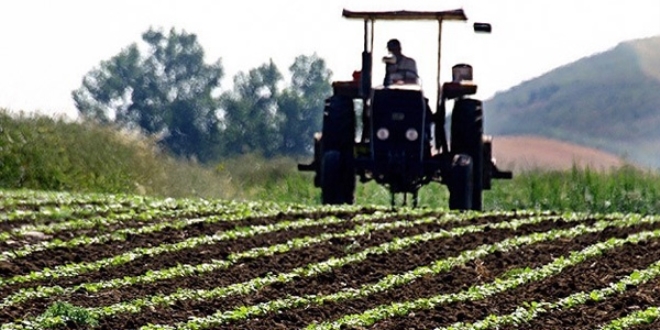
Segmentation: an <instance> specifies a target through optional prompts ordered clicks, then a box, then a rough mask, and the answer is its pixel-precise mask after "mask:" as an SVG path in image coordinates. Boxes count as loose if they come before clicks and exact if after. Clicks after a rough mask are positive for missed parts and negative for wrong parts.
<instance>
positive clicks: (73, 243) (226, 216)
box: [0, 204, 281, 286]
mask: <svg viewBox="0 0 660 330" xmlns="http://www.w3.org/2000/svg"><path fill="white" fill-rule="evenodd" d="M245 205H249V204H245ZM214 213H215V214H214V215H212V216H206V217H201V218H194V219H182V220H176V221H167V222H159V223H155V224H151V225H148V226H144V227H139V228H124V229H119V230H116V231H114V232H111V233H107V234H103V235H99V236H93V237H89V236H86V235H82V236H78V237H75V238H73V239H71V240H67V241H63V240H60V239H54V240H51V241H44V242H39V243H36V244H32V245H26V246H23V247H22V248H20V249H18V250H12V251H4V252H2V254H1V255H0V261H8V260H12V259H17V258H23V257H26V256H28V255H30V254H32V253H35V252H41V251H45V250H49V249H56V248H67V249H70V248H74V247H77V246H81V245H90V244H103V243H107V242H121V241H125V240H126V238H127V236H129V235H142V234H149V233H155V232H159V231H163V230H165V229H183V228H185V227H187V226H190V225H192V224H196V223H207V224H212V223H218V222H233V221H240V220H244V219H245V218H246V217H270V216H275V215H277V214H278V213H281V210H279V209H273V210H263V211H253V210H252V209H251V208H250V207H245V206H241V204H237V208H232V207H225V208H222V209H220V210H218V211H217V212H214ZM2 283H3V279H1V278H0V286H1V285H2Z"/></svg>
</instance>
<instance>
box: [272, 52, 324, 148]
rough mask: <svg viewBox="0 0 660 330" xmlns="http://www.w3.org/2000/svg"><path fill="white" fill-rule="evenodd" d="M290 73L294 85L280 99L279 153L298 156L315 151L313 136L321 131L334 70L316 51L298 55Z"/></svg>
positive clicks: (290, 68)
mask: <svg viewBox="0 0 660 330" xmlns="http://www.w3.org/2000/svg"><path fill="white" fill-rule="evenodd" d="M289 72H290V73H291V84H290V85H289V86H288V87H287V88H286V89H285V90H284V91H283V92H282V94H281V95H280V97H279V98H278V110H279V111H278V116H279V118H280V120H279V122H280V126H279V131H280V137H281V139H282V140H281V144H280V149H279V153H280V154H285V155H291V156H297V155H304V154H308V153H309V152H310V151H311V150H312V148H313V140H312V136H313V134H314V132H317V131H320V130H321V122H322V116H321V113H322V110H323V107H324V102H325V99H326V98H327V97H328V96H330V93H331V91H332V89H331V86H330V78H331V76H332V72H331V71H330V70H329V69H328V68H327V67H326V64H325V60H323V59H322V58H320V57H318V56H317V55H316V54H314V55H311V56H307V55H300V56H298V57H296V59H295V61H294V63H293V64H292V65H291V66H290V67H289Z"/></svg>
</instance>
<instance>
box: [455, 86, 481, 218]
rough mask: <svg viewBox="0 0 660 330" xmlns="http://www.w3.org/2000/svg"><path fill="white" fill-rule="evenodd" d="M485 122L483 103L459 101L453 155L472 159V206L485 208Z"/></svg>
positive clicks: (456, 105)
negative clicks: (466, 156) (461, 155)
mask: <svg viewBox="0 0 660 330" xmlns="http://www.w3.org/2000/svg"><path fill="white" fill-rule="evenodd" d="M483 134H484V122H483V108H482V103H481V101H479V100H475V99H458V100H456V101H455V103H454V110H453V112H452V115H451V153H452V154H454V155H459V154H465V155H468V156H470V158H471V159H472V168H473V170H472V206H471V208H472V209H473V210H478V211H480V210H482V208H483V190H484V166H485V165H486V164H485V161H486V160H485V159H484V141H483Z"/></svg>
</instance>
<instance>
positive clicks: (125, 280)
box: [0, 212, 461, 308]
mask: <svg viewBox="0 0 660 330" xmlns="http://www.w3.org/2000/svg"><path fill="white" fill-rule="evenodd" d="M387 216H390V214H389V213H380V212H378V213H375V214H374V215H373V216H371V217H370V218H367V217H364V216H360V217H359V218H357V217H356V219H360V220H361V221H375V220H378V219H380V218H384V217H387ZM459 220H461V219H459V218H456V217H445V218H441V219H438V218H436V217H427V218H422V219H418V220H415V221H408V220H403V221H396V222H388V223H377V222H374V223H365V224H357V225H356V226H355V227H354V228H353V229H351V230H349V231H346V232H343V233H334V234H330V233H327V234H321V235H319V236H314V237H304V238H295V239H292V240H289V241H287V242H285V243H282V244H276V245H271V246H267V247H255V248H252V249H250V250H247V251H242V252H237V253H232V254H230V255H228V256H227V258H226V260H214V261H212V262H210V263H203V264H198V265H188V264H178V265H177V266H174V267H171V268H167V269H161V270H150V271H148V272H146V273H145V274H142V275H138V276H125V277H122V278H115V279H112V280H106V281H99V282H95V283H83V284H81V285H78V286H74V287H68V288H62V287H60V286H50V287H46V286H39V287H37V288H30V289H22V290H20V291H18V292H17V293H15V294H13V295H11V296H9V297H7V298H5V299H4V300H3V302H2V303H0V308H4V307H8V306H11V305H14V304H17V303H21V302H24V301H26V300H30V299H36V298H47V297H52V296H56V295H66V294H71V293H73V292H79V291H80V290H85V291H87V292H90V293H93V292H97V291H99V290H107V289H116V288H121V287H124V286H130V285H135V284H138V283H153V282H156V281H162V280H166V279H172V278H177V277H185V276H193V275H200V274H204V273H209V272H213V271H217V270H221V269H226V268H228V267H230V266H231V265H234V264H236V263H238V262H240V261H241V260H242V259H249V258H258V257H265V256H271V255H274V254H278V253H286V252H289V251H292V250H296V249H302V248H309V247H311V246H312V245H314V244H318V243H321V242H324V241H329V240H331V239H337V238H347V237H357V236H364V235H368V234H370V233H372V232H375V231H381V230H389V229H396V228H404V227H413V226H417V225H420V224H427V223H442V222H451V221H459ZM304 221H307V222H308V225H318V224H328V223H330V222H327V221H323V220H322V221H316V222H314V221H309V220H304ZM332 222H333V223H334V222H335V221H334V219H333V221H332ZM291 228H292V227H289V228H287V229H291ZM61 275H63V274H58V275H55V277H59V276H61ZM49 277H51V276H49Z"/></svg>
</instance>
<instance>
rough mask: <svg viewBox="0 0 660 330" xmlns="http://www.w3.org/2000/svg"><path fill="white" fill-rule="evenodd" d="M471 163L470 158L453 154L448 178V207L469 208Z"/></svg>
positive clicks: (462, 209) (452, 208)
mask: <svg viewBox="0 0 660 330" xmlns="http://www.w3.org/2000/svg"><path fill="white" fill-rule="evenodd" d="M472 166H473V164H472V158H470V156H468V155H464V154H460V155H456V156H454V159H453V161H452V165H451V173H450V174H451V177H450V179H449V184H448V185H447V186H448V188H449V209H450V210H461V211H466V210H471V209H473V207H472V196H473V195H472V192H473V182H472V179H473V167H472Z"/></svg>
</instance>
